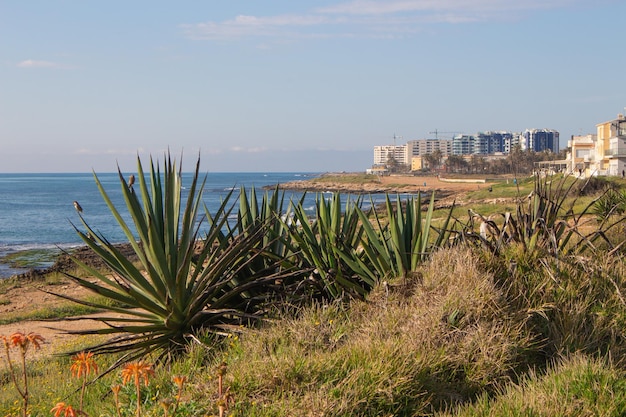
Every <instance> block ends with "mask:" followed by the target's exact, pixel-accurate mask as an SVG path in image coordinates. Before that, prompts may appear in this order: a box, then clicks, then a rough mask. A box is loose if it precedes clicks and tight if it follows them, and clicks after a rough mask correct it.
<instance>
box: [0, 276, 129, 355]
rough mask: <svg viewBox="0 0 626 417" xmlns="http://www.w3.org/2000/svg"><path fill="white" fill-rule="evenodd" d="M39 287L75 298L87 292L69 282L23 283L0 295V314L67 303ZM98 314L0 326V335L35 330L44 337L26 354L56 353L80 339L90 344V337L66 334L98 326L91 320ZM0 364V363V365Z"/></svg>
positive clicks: (4, 314) (21, 312) (26, 321)
mask: <svg viewBox="0 0 626 417" xmlns="http://www.w3.org/2000/svg"><path fill="white" fill-rule="evenodd" d="M42 289H46V290H47V291H50V292H55V293H59V294H64V295H67V296H71V297H76V298H84V297H86V296H88V295H91V293H90V292H89V291H88V290H86V289H85V288H82V287H80V286H78V285H76V284H74V283H70V282H69V281H68V282H64V283H61V284H57V285H52V286H50V285H44V284H42V283H35V282H25V283H23V284H21V285H20V286H19V287H15V288H11V289H9V290H7V291H6V292H5V293H4V294H2V295H1V296H0V300H2V305H0V317H2V316H3V317H6V316H8V315H9V316H10V315H21V314H25V313H27V312H29V311H32V310H34V309H37V310H40V309H45V308H54V307H58V306H60V305H63V304H69V303H70V302H69V301H66V300H64V299H62V298H60V297H57V296H54V295H52V294H48V293H46V292H44V291H43V290H42ZM99 316H102V314H92V315H87V316H83V318H84V320H80V321H67V320H25V321H20V322H16V323H11V324H5V325H0V336H9V335H11V334H12V333H15V332H22V333H24V334H28V333H30V332H33V333H37V334H39V335H41V336H43V338H44V339H45V340H44V343H43V344H42V347H41V349H40V350H38V351H36V352H32V353H29V357H38V356H41V355H47V354H54V353H60V352H64V351H67V350H68V349H70V348H71V347H72V346H76V345H77V344H79V343H82V342H84V343H88V342H89V343H91V342H92V341H93V336H77V335H72V334H69V333H68V332H71V331H76V330H85V329H94V328H98V327H102V324H101V323H99V322H98V321H95V320H92V319H93V318H96V317H99ZM110 316H114V317H122V315H121V314H114V313H107V317H110ZM90 339H91V340H90ZM1 366H2V365H0V367H1Z"/></svg>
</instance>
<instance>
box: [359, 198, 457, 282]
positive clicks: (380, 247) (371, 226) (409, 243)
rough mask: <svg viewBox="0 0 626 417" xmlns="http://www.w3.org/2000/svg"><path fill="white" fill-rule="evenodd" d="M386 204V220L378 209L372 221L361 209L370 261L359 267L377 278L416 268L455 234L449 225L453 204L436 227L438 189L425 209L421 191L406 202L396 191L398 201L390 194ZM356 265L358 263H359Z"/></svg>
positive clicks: (404, 273)
mask: <svg viewBox="0 0 626 417" xmlns="http://www.w3.org/2000/svg"><path fill="white" fill-rule="evenodd" d="M385 207H386V212H384V218H385V219H386V221H383V218H382V217H381V216H380V215H379V214H378V213H377V212H376V211H374V221H373V222H370V221H369V218H368V216H367V215H366V214H365V213H364V212H362V211H361V212H360V217H361V221H362V224H363V228H364V230H365V234H364V240H363V243H362V247H363V251H364V252H365V255H366V259H367V260H368V263H361V267H360V268H359V271H361V273H362V274H369V275H370V276H371V277H372V278H373V277H377V279H381V278H385V277H399V276H405V275H406V274H408V273H410V272H411V271H415V269H416V268H417V266H418V265H419V264H420V263H422V262H423V261H424V260H426V259H428V258H429V257H430V255H431V253H432V252H433V251H434V250H436V249H438V248H440V247H442V246H443V245H445V244H447V242H448V238H449V237H450V235H451V232H450V230H449V229H448V227H449V223H450V219H451V216H452V208H451V209H450V211H449V212H448V215H447V216H446V218H445V219H444V221H443V224H442V225H441V227H439V228H435V227H434V225H433V212H434V208H435V194H434V193H433V194H432V195H431V198H430V203H429V205H428V209H427V210H426V212H425V213H423V210H422V199H421V196H420V195H418V196H417V198H413V197H409V198H407V199H406V201H405V202H404V203H403V202H402V200H401V198H400V196H399V195H396V199H395V204H394V203H393V200H392V199H391V197H390V196H389V195H387V196H386V198H385ZM432 231H434V232H435V233H436V236H435V237H432V236H431V232H432ZM368 265H369V268H368ZM354 268H358V267H357V266H356V265H355V266H354Z"/></svg>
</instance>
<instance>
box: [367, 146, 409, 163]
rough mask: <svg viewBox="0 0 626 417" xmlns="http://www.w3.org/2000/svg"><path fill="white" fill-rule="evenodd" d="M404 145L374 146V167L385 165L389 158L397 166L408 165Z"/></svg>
mask: <svg viewBox="0 0 626 417" xmlns="http://www.w3.org/2000/svg"><path fill="white" fill-rule="evenodd" d="M407 149H408V147H407V146H406V145H382V146H374V165H386V164H387V163H388V162H389V160H390V159H391V158H393V159H394V160H395V161H396V162H397V163H399V164H405V165H408V164H409V160H410V159H409V156H408V152H407Z"/></svg>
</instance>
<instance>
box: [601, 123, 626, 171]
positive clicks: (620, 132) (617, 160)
mask: <svg viewBox="0 0 626 417" xmlns="http://www.w3.org/2000/svg"><path fill="white" fill-rule="evenodd" d="M596 128H597V132H598V133H597V140H596V144H595V171H596V172H597V174H598V175H623V174H624V173H625V172H626V117H624V115H623V114H619V115H617V119H614V120H609V121H608V122H604V123H600V124H598V125H596Z"/></svg>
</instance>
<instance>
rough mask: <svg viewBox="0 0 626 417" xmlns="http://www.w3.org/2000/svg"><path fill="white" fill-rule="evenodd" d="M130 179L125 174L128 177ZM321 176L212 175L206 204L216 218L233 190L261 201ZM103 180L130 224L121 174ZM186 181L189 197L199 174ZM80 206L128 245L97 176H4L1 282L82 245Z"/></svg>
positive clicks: (311, 198)
mask: <svg viewBox="0 0 626 417" xmlns="http://www.w3.org/2000/svg"><path fill="white" fill-rule="evenodd" d="M130 174H131V173H127V174H125V175H126V177H128V176H129V175H130ZM318 175H319V173H311V172H281V173H271V172H269V173H211V172H209V173H207V174H206V179H207V181H206V184H205V188H204V190H203V199H204V203H205V204H206V206H207V208H208V209H209V211H210V212H212V213H214V212H215V211H216V209H217V208H218V207H219V205H220V203H221V202H222V201H223V199H224V198H225V197H226V195H227V194H228V193H229V192H230V191H231V190H234V191H233V193H234V194H235V195H234V196H233V197H236V196H238V195H239V190H240V187H242V186H244V187H245V188H246V189H247V190H250V189H251V188H252V187H254V188H255V189H256V191H257V193H258V195H259V196H260V195H262V192H264V191H263V190H262V187H264V186H272V185H275V184H282V183H285V182H289V181H294V180H306V179H310V178H313V177H316V176H318ZM97 176H98V179H99V180H100V182H101V183H102V185H103V187H104V189H105V190H106V192H107V194H108V195H109V197H110V198H111V200H112V201H113V203H114V204H115V206H116V207H118V208H119V210H120V212H121V213H122V216H123V217H124V216H125V219H126V220H127V221H128V222H130V217H129V216H128V215H127V212H126V210H125V207H126V206H125V204H124V200H123V197H122V191H121V185H120V179H119V176H118V174H117V173H104V174H101V173H98V174H97ZM182 178H183V198H184V191H185V187H187V186H188V185H189V184H190V183H191V181H192V179H193V174H191V173H189V174H185V173H183V175H182ZM135 187H137V185H135ZM301 195H302V194H301V193H298V192H285V198H286V199H287V201H288V199H290V198H299V197H301ZM315 198H316V197H315V194H314V193H307V195H306V199H308V200H305V207H307V206H308V208H309V209H310V210H313V209H314V206H315ZM74 201H77V202H78V203H79V204H80V206H81V207H82V209H83V212H82V214H83V217H84V219H85V221H86V222H87V223H88V224H89V225H90V226H92V228H94V229H95V230H97V231H98V232H99V233H100V234H102V235H103V236H105V237H106V238H107V239H108V240H109V241H111V242H124V241H126V239H125V236H124V234H123V233H122V231H121V229H120V227H119V225H118V224H117V222H116V221H115V219H114V218H113V216H112V215H111V213H110V211H109V209H108V207H107V206H106V204H105V202H104V200H103V198H102V196H101V194H100V192H99V190H98V187H97V185H96V182H95V179H94V175H93V174H92V173H84V174H79V173H71V174H60V173H55V174H8V173H6V174H3V173H0V278H7V277H10V276H13V275H16V274H20V273H23V272H26V271H28V270H30V269H33V268H34V269H42V268H46V267H48V266H51V265H52V263H53V262H54V258H55V257H56V255H58V253H60V251H61V250H67V249H71V248H73V247H77V246H82V241H81V240H80V238H79V236H78V235H77V233H76V230H75V229H74V226H76V227H78V228H79V229H81V228H82V224H81V222H80V218H79V216H78V213H77V212H76V210H75V208H74V205H73V202H74ZM232 201H234V200H232ZM125 213H126V214H125ZM16 254H17V255H19V256H17V258H18V259H19V258H20V256H21V260H22V264H19V265H17V264H15V262H14V258H15V257H16V256H15V255H16ZM22 255H23V256H22ZM47 255H50V256H47ZM24 260H26V261H24Z"/></svg>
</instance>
